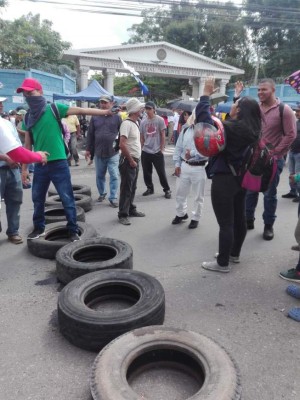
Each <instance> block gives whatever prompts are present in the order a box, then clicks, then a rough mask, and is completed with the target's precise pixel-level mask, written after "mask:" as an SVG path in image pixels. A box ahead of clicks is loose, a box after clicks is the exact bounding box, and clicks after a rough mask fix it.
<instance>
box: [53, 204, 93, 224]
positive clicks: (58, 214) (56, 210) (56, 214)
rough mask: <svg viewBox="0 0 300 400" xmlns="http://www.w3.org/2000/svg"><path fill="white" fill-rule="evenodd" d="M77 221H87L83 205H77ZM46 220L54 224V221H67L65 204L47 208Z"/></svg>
mask: <svg viewBox="0 0 300 400" xmlns="http://www.w3.org/2000/svg"><path fill="white" fill-rule="evenodd" d="M76 216H77V221H81V222H85V212H84V209H83V208H82V207H79V206H76ZM45 221H46V224H53V223H54V222H64V221H66V214H65V210H64V208H63V206H62V205H61V206H60V205H57V206H51V207H46V208H45Z"/></svg>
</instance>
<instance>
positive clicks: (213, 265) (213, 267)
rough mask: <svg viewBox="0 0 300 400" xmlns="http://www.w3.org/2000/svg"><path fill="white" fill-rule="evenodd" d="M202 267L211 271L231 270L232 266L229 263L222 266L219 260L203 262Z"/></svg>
mask: <svg viewBox="0 0 300 400" xmlns="http://www.w3.org/2000/svg"><path fill="white" fill-rule="evenodd" d="M201 267H202V268H204V269H207V270H209V271H217V272H230V268H229V266H228V265H227V266H225V267H222V266H221V265H219V264H218V263H217V261H205V262H203V263H202V265H201Z"/></svg>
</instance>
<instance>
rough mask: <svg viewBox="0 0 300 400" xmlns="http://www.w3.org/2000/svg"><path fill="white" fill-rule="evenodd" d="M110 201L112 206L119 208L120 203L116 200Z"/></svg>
mask: <svg viewBox="0 0 300 400" xmlns="http://www.w3.org/2000/svg"><path fill="white" fill-rule="evenodd" d="M109 203H110V206H111V207H112V208H118V207H119V204H118V203H117V202H116V201H114V200H109Z"/></svg>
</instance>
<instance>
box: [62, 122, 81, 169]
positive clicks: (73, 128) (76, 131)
mask: <svg viewBox="0 0 300 400" xmlns="http://www.w3.org/2000/svg"><path fill="white" fill-rule="evenodd" d="M63 122H64V123H65V124H66V125H67V128H68V130H69V132H70V135H71V137H70V140H69V151H70V157H69V159H68V162H69V166H71V165H72V157H73V158H74V161H75V166H76V167H78V166H79V155H78V150H77V139H78V138H79V137H80V123H79V120H78V117H77V115H68V116H67V117H66V118H63Z"/></svg>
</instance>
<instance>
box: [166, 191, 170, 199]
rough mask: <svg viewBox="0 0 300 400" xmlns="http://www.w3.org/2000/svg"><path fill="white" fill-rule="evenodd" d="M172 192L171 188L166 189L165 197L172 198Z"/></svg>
mask: <svg viewBox="0 0 300 400" xmlns="http://www.w3.org/2000/svg"><path fill="white" fill-rule="evenodd" d="M171 193H172V192H171V190H166V191H165V198H166V199H170V198H171Z"/></svg>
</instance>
